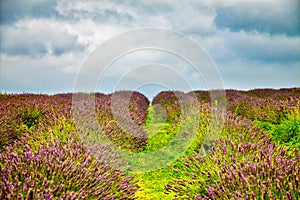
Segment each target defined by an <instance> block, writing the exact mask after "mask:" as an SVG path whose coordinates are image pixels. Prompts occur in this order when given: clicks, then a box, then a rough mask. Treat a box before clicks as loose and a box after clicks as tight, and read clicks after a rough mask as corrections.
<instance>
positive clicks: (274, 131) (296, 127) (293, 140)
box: [256, 106, 300, 149]
mask: <svg viewBox="0 0 300 200" xmlns="http://www.w3.org/2000/svg"><path fill="white" fill-rule="evenodd" d="M256 124H258V125H259V126H260V127H261V128H262V129H263V130H265V131H268V132H269V133H270V135H271V136H272V139H273V140H274V141H276V142H278V143H280V144H285V145H287V146H292V147H298V148H299V149H300V107H299V106H298V107H296V108H294V109H292V110H291V111H289V113H288V114H287V115H286V117H285V119H283V120H281V121H280V122H279V124H272V123H268V122H260V121H256Z"/></svg>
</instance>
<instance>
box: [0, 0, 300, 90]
mask: <svg viewBox="0 0 300 200" xmlns="http://www.w3.org/2000/svg"><path fill="white" fill-rule="evenodd" d="M30 2H31V4H32V5H34V6H31V7H32V8H30V9H29V8H28V9H27V10H33V8H36V6H37V5H39V6H41V5H43V4H42V3H41V1H38V3H35V1H30ZM294 2H295V0H292V1H289V2H286V1H283V0H279V1H273V0H264V1H259V0H251V1H250V0H246V1H245V0H232V1H227V0H215V1H211V0H202V1H197V0H191V1H188V2H187V3H183V2H182V1H179V0H176V1H169V0H162V1H160V0H154V1H146V0H142V1H136V2H133V1H129V0H128V1H100V2H99V1H96V0H87V1H83V0H78V1H68V0H58V1H57V3H56V4H54V3H53V4H45V5H46V6H54V7H53V8H51V9H52V10H55V9H56V11H55V13H52V14H51V13H50V14H49V13H48V14H47V15H44V16H42V15H41V14H42V12H37V13H36V14H35V15H32V14H30V13H28V15H26V13H23V14H22V15H20V16H19V15H18V16H17V17H16V18H15V19H14V20H12V22H13V23H8V24H7V23H4V24H1V25H0V26H1V27H0V28H1V38H0V42H1V43H0V49H1V52H0V56H1V61H0V73H1V74H0V79H1V80H0V83H1V87H0V89H2V88H4V87H5V88H15V90H18V88H20V90H21V88H24V89H26V88H35V89H36V88H48V90H52V88H54V87H60V85H61V84H58V83H61V79H62V80H63V79H66V80H67V82H68V84H67V85H68V86H67V87H66V88H70V87H72V84H71V83H72V81H74V78H75V75H76V73H77V71H78V69H79V67H80V66H81V64H82V63H83V62H84V60H85V59H86V58H87V56H88V55H89V53H91V52H92V51H93V50H94V49H95V48H96V47H97V46H98V45H100V44H101V43H103V42H104V41H106V40H108V39H110V38H112V37H114V36H116V35H118V34H120V33H122V32H124V31H128V30H132V29H137V28H143V27H161V28H165V29H174V30H176V31H180V32H182V33H183V34H185V35H187V36H189V37H191V38H192V39H194V40H196V41H197V42H198V43H200V44H201V45H203V47H205V49H206V50H207V51H208V53H209V55H210V56H211V57H212V58H213V59H214V61H215V62H216V64H217V65H218V67H219V68H220V70H221V71H222V74H223V76H224V81H225V86H228V87H233V86H234V85H236V87H241V88H245V87H252V86H251V85H253V87H255V84H257V85H256V86H257V87H258V86H259V84H258V83H259V82H261V85H262V86H263V85H268V84H267V83H270V84H269V85H270V87H272V85H273V86H274V87H275V86H277V85H278V84H277V83H276V81H277V80H281V79H279V78H280V77H284V78H285V79H286V82H284V81H283V80H282V81H279V83H280V84H281V85H282V86H283V87H284V86H286V85H293V84H294V85H298V86H299V85H300V83H299V81H298V79H297V78H296V75H298V74H299V69H298V68H297V67H296V64H295V63H297V64H298V63H299V60H300V54H299V52H300V37H299V36H297V35H296V36H295V35H293V37H291V36H290V35H289V34H272V33H271V31H269V32H268V31H266V29H259V27H256V26H255V24H254V25H253V26H252V28H251V27H250V25H251V24H249V23H248V22H249V21H250V22H251V20H253V19H254V21H255V20H260V21H263V20H265V21H266V22H267V21H271V22H272V23H273V24H271V25H272V26H271V25H270V26H268V27H269V28H274V27H276V25H277V23H278V25H284V26H285V25H286V24H287V25H288V24H291V25H295V22H293V21H289V22H286V20H285V19H294V17H295V16H297V13H295V9H296V8H294V7H295V6H294V7H293V5H294ZM247 6H248V7H247ZM249 6H250V7H249ZM237 8H241V10H242V11H239V9H237ZM248 8H250V9H248ZM292 8H293V9H292ZM9 9H10V10H11V9H13V7H10V8H9ZM18 9H19V8H18ZM49 9H50V8H49ZM224 9H230V10H233V11H234V13H233V14H234V16H233V17H236V19H235V20H228V19H229V18H228V19H227V21H225V22H226V23H223V25H224V26H220V24H217V23H216V18H217V19H218V17H221V14H222V13H220V11H221V10H224ZM41 10H45V9H44V8H43V9H41ZM269 10H272V12H267V11H269ZM248 11H249V12H248ZM250 11H251V12H250ZM6 14H7V15H9V13H8V12H7V13H6ZM223 14H224V13H223ZM218 15H219V16H218ZM246 15H247V16H246ZM224 16H225V14H224ZM289 16H292V18H289ZM18 17H19V18H18ZM226 17H228V16H227V15H226ZM243 17H244V18H243ZM239 18H241V19H245V20H241V21H240V23H241V25H247V23H248V25H247V26H248V27H249V30H248V29H242V28H239V29H238V28H237V29H234V28H235V27H234V26H236V23H237V22H238V20H239ZM284 26H283V27H284ZM289 26H290V25H289ZM289 26H286V27H289ZM295 26H296V25H295ZM261 30H263V31H261ZM279 33H281V32H280V31H279ZM145 38H147V36H145ZM132 42H138V41H132ZM160 42H161V43H164V41H160ZM120 45H121V44H120ZM181 46H182V48H185V46H184V44H182V45H181ZM115 48H119V47H118V46H116V47H115ZM112 50H113V49H107V52H109V51H112ZM190 55H191V56H195V55H197V52H190ZM149 62H158V63H162V64H167V65H171V66H174V67H175V68H176V69H177V70H178V71H180V73H182V74H185V75H189V77H190V79H191V81H194V83H195V82H196V81H197V80H199V75H198V74H197V73H193V70H190V68H189V67H187V65H186V63H184V62H180V61H179V60H178V59H175V58H173V57H172V56H165V55H164V54H163V53H161V52H158V53H157V54H149V53H148V54H147V53H145V52H141V53H137V54H135V55H131V56H128V57H127V58H124V59H123V60H122V62H120V63H119V64H118V63H117V64H116V66H115V68H114V69H113V70H112V71H111V72H110V77H117V76H119V75H120V74H122V72H126V70H129V69H130V67H132V66H136V65H138V64H143V63H144V64H145V63H149ZM122 65H123V66H122ZM121 67H122V70H120V68H121ZM255 70H261V72H262V73H261V74H260V75H258V76H255V72H256V71H255ZM293 72H294V73H293ZM90 73H93V71H91V72H90ZM245 74H246V78H244V79H243V78H239V77H243V76H244V77H245ZM268 74H271V76H268ZM282 74H284V75H283V76H281V75H282ZM295 74H296V75H295ZM264 76H266V77H268V78H270V81H269V82H267V79H266V78H265V79H264V78H263V77H264ZM247 77H248V78H247ZM289 77H291V78H289ZM137 78H140V77H137ZM200 78H201V77H200ZM264 81H265V82H264ZM40 83H43V84H42V85H40V86H39V84H40ZM285 83H286V84H285ZM201 84H202V83H201Z"/></svg>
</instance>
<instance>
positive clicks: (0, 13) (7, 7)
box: [0, 0, 58, 24]
mask: <svg viewBox="0 0 300 200" xmlns="http://www.w3.org/2000/svg"><path fill="white" fill-rule="evenodd" d="M55 7H56V1H45V0H28V1H23V0H3V1H0V23H1V24H13V23H15V22H16V21H18V20H19V19H22V18H49V17H55V16H57V14H58V13H57V11H56V9H55Z"/></svg>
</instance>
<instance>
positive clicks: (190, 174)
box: [0, 88, 300, 200]
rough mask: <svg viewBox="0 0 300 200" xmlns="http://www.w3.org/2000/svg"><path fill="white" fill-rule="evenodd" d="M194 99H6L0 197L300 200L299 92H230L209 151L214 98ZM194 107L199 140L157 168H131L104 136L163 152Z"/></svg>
mask: <svg viewBox="0 0 300 200" xmlns="http://www.w3.org/2000/svg"><path fill="white" fill-rule="evenodd" d="M191 94H192V92H191V93H183V92H179V91H176V92H172V91H166V92H161V93H159V94H157V95H156V96H155V97H154V99H153V100H152V102H150V101H149V100H148V99H147V98H146V97H145V96H144V95H143V94H141V93H139V92H130V91H120V92H115V93H113V94H107V95H106V94H102V93H96V94H94V96H93V97H94V98H87V99H84V100H83V101H78V102H74V96H73V94H57V95H37V94H0V107H1V109H0V177H1V178H0V199H107V200H108V199H299V198H300V195H299V194H300V154H299V150H300V88H290V89H280V90H274V89H255V90H249V91H237V90H226V112H225V119H224V124H223V126H222V129H221V132H220V133H219V137H218V138H216V139H214V140H211V143H210V144H205V145H203V142H204V140H205V138H206V137H207V133H208V132H210V131H211V130H212V127H211V126H210V124H211V123H210V121H211V115H210V114H211V112H212V109H211V108H212V105H211V104H212V102H211V101H210V93H209V92H207V91H194V92H193V94H195V95H196V97H197V101H194V100H193V99H192V98H189V95H191ZM128 95H130V101H129V106H128V108H124V105H125V104H124V102H123V100H124V98H125V97H128ZM83 96H86V94H83ZM90 96H91V95H90ZM112 96H113V97H114V99H115V101H116V102H117V105H119V107H118V110H117V112H113V109H112V98H111V97H112ZM178 96H184V97H185V99H187V102H185V104H184V105H183V104H182V103H180V101H179V100H178ZM189 99H191V100H189ZM213 103H215V102H213ZM74 105H75V106H76V109H75V110H74V109H73V108H74ZM89 105H94V107H93V111H94V114H95V117H94V118H88V117H85V116H87V115H89V114H90V115H92V114H93V113H90V110H88V109H87V108H88V107H89ZM195 106H197V107H199V110H200V112H199V113H196V115H197V119H199V121H198V123H199V124H198V126H197V134H196V136H195V138H193V140H192V142H191V143H190V145H189V146H188V148H187V149H186V151H185V152H182V155H181V156H180V157H178V158H176V159H174V160H173V161H172V162H169V163H168V164H167V165H165V166H163V167H159V168H157V169H155V170H151V171H145V172H137V170H132V169H131V168H130V165H131V164H130V163H128V162H126V160H124V159H123V158H122V157H120V156H118V155H116V154H114V153H112V151H111V149H108V148H107V147H106V146H105V145H103V144H99V143H97V141H102V142H103V140H101V139H99V140H97V139H95V138H99V137H102V136H103V137H105V138H106V139H107V141H108V142H107V143H111V144H112V145H113V146H114V147H116V148H119V149H123V150H126V151H127V152H130V153H134V154H143V153H144V154H147V153H149V152H155V151H157V150H160V149H162V148H163V147H164V146H166V145H167V144H169V143H172V142H174V141H175V142H178V141H176V139H175V138H176V134H177V133H178V132H179V129H180V127H181V126H182V124H189V118H185V117H183V116H184V115H185V112H184V111H185V110H184V109H182V107H184V108H185V109H189V110H193V108H194V107H195ZM128 111H129V113H128ZM74 116H75V118H74ZM99 127H101V134H100V133H99ZM187 134H188V133H187ZM179 142H180V141H179ZM91 143H93V144H91ZM207 146H209V148H208V147H207ZM91 147H92V148H91ZM203 149H206V150H207V151H206V155H205V156H204V154H203V153H202V152H203ZM153 159H157V158H153ZM158 160H159V159H158ZM145 162H146V161H145ZM142 164H143V163H141V165H142Z"/></svg>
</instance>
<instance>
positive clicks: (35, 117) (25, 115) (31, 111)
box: [18, 108, 44, 129]
mask: <svg viewBox="0 0 300 200" xmlns="http://www.w3.org/2000/svg"><path fill="white" fill-rule="evenodd" d="M18 117H19V118H21V120H22V122H23V124H25V125H26V126H27V127H28V128H29V129H30V128H31V127H35V126H36V125H37V123H38V122H39V120H40V119H42V118H43V117H44V115H43V114H42V113H40V111H39V110H38V109H36V108H28V109H27V110H25V111H24V112H22V113H20V114H18Z"/></svg>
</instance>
